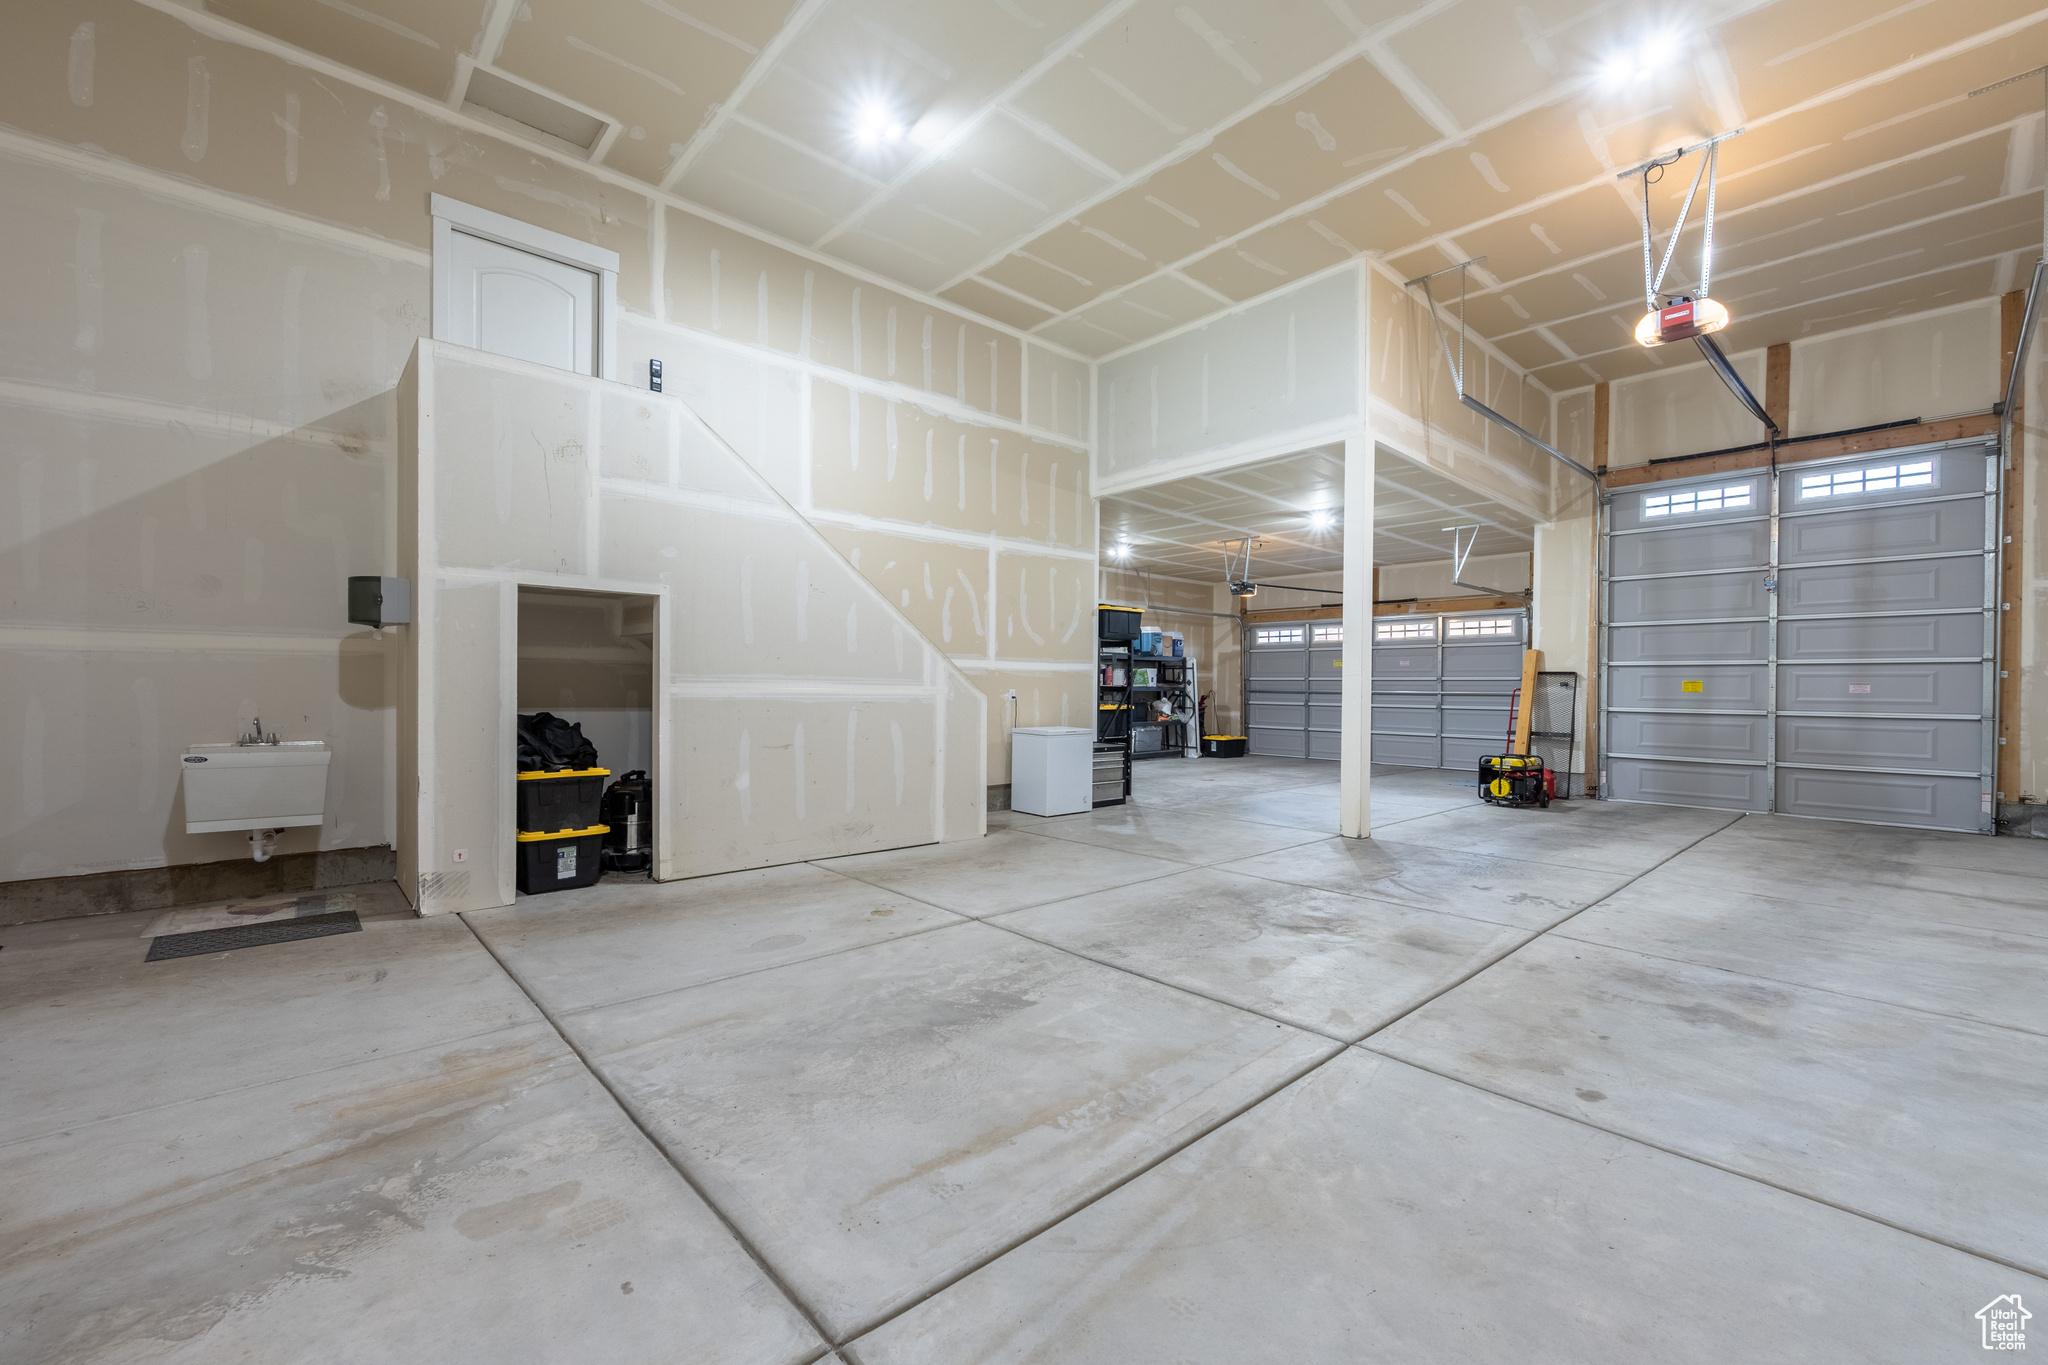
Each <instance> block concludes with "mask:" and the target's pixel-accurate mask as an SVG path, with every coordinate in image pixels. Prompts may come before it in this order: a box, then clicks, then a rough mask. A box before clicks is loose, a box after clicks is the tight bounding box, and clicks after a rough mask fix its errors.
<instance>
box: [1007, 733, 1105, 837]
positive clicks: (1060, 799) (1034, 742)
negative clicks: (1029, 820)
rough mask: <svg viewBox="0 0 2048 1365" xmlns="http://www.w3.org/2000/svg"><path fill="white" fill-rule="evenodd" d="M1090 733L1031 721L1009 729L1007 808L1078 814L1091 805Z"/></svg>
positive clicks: (1092, 742)
mask: <svg viewBox="0 0 2048 1365" xmlns="http://www.w3.org/2000/svg"><path fill="white" fill-rule="evenodd" d="M1094 765H1095V732H1094V731H1093V730H1083V729H1081V728H1079V727H1078V726H1073V725H1033V726H1025V727H1020V728H1018V729H1015V730H1012V731H1011V732H1010V809H1011V810H1017V811H1022V812H1024V813H1025V814H1026V815H1078V814H1080V813H1081V812H1082V811H1085V810H1093V809H1094V808H1095V787H1094V781H1095V771H1094Z"/></svg>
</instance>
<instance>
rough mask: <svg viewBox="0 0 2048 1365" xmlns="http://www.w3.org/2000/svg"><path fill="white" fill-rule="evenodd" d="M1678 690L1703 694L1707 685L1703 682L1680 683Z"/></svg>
mask: <svg viewBox="0 0 2048 1365" xmlns="http://www.w3.org/2000/svg"><path fill="white" fill-rule="evenodd" d="M1678 690H1679V691H1681V692H1704V691H1706V690H1707V685H1706V684H1705V683H1704V682H1682V683H1680V684H1679V685H1678Z"/></svg>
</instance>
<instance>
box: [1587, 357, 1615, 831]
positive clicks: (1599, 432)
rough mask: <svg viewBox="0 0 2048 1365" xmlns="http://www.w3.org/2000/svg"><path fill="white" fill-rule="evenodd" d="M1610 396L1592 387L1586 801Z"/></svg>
mask: <svg viewBox="0 0 2048 1365" xmlns="http://www.w3.org/2000/svg"><path fill="white" fill-rule="evenodd" d="M1613 402H1614V400H1613V396H1612V394H1611V392H1610V391H1609V389H1608V387H1607V385H1606V384H1605V383H1604V382H1602V383H1599V384H1596V385H1594V386H1593V468H1595V469H1597V470H1599V471H1600V479H1601V484H1600V486H1599V487H1596V488H1595V489H1594V490H1593V515H1592V518H1591V521H1592V524H1593V533H1592V536H1591V539H1590V543H1589V544H1588V545H1587V546H1586V556H1587V560H1586V562H1587V564H1588V565H1589V566H1590V572H1589V573H1588V574H1587V580H1588V582H1589V583H1590V584H1591V585H1592V591H1591V592H1590V593H1588V594H1587V603H1586V738H1585V741H1584V742H1585V746H1586V778H1585V788H1586V795H1587V796H1588V797H1593V796H1597V795H1599V793H1600V684H1601V682H1602V681H1604V679H1603V678H1602V677H1601V674H1600V659H1601V657H1602V656H1601V652H1600V569H1601V564H1602V557H1601V554H1600V535H1601V531H1602V529H1603V528H1602V517H1601V506H1600V503H1601V499H1602V498H1604V497H1605V496H1606V494H1605V492H1604V488H1605V485H1606V480H1607V461H1608V449H1607V447H1608V441H1609V439H1610V436H1611V434H1612V432H1613V428H1614V407H1613Z"/></svg>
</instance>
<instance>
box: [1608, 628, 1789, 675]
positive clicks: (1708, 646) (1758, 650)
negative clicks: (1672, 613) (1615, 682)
mask: <svg viewBox="0 0 2048 1365" xmlns="http://www.w3.org/2000/svg"><path fill="white" fill-rule="evenodd" d="M1607 639H1608V645H1607V648H1608V658H1609V659H1610V660H1611V661H1612V662H1614V663H1618V664H1633V663H1663V662H1665V661H1667V660H1669V661H1672V662H1678V661H1682V660H1683V661H1698V662H1700V663H1723V662H1729V663H1732V662H1735V661H1737V660H1749V659H1763V658H1768V657H1769V655H1770V639H1771V636H1770V623H1769V622H1766V621H1741V622H1717V623H1715V624H1713V625H1706V626H1614V627H1611V628H1610V629H1609V631H1608V635H1607Z"/></svg>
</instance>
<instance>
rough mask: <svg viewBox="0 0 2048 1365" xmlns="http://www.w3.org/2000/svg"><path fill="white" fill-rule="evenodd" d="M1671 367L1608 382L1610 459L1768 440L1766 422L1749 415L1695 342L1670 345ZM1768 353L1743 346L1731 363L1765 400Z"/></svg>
mask: <svg viewBox="0 0 2048 1365" xmlns="http://www.w3.org/2000/svg"><path fill="white" fill-rule="evenodd" d="M1662 349H1663V350H1664V351H1666V352H1669V356H1668V357H1667V358H1666V359H1665V364H1666V366H1667V368H1665V369H1662V370H1659V371H1658V372H1657V373H1655V374H1644V375H1637V376H1635V377H1634V378H1632V379H1617V380H1616V381H1614V383H1612V384H1610V385H1609V386H1608V392H1609V394H1610V395H1611V402H1612V404H1613V409H1612V411H1613V418H1612V421H1613V426H1612V428H1611V429H1610V432H1609V437H1608V447H1607V463H1608V466H1609V467H1610V468H1614V469H1619V468H1621V467H1623V466H1625V465H1638V464H1648V463H1649V462H1650V461H1651V460H1662V459H1667V458H1669V457H1670V456H1673V455H1691V454H1696V453H1698V452H1699V451H1703V450H1726V449H1728V448H1730V447H1732V446H1743V445H1754V444H1755V443H1756V442H1758V441H1761V440H1763V439H1764V426H1763V423H1761V422H1759V421H1757V420H1756V418H1754V417H1752V416H1750V415H1749V412H1748V410H1747V409H1746V408H1744V407H1743V406H1742V404H1741V403H1740V402H1739V401H1737V399H1736V397H1735V395H1734V394H1732V393H1730V392H1729V391H1728V386H1727V385H1726V384H1725V383H1723V382H1722V381H1721V377H1720V376H1719V375H1717V374H1715V373H1714V371H1713V370H1712V369H1711V368H1710V367H1709V366H1708V364H1707V362H1706V361H1705V360H1704V359H1702V358H1701V357H1700V354H1699V348H1698V347H1695V346H1690V345H1678V346H1666V347H1664V348H1662ZM1764 359H1765V352H1764V351H1762V350H1755V351H1737V352H1735V353H1733V354H1731V355H1730V356H1729V357H1728V362H1729V364H1731V365H1733V366H1734V367H1735V372H1736V373H1737V374H1738V375H1740V376H1742V382H1743V383H1744V384H1747V385H1748V386H1749V391H1750V392H1751V393H1753V394H1755V395H1756V396H1757V398H1758V400H1759V401H1761V400H1762V398H1763V396H1764Z"/></svg>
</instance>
